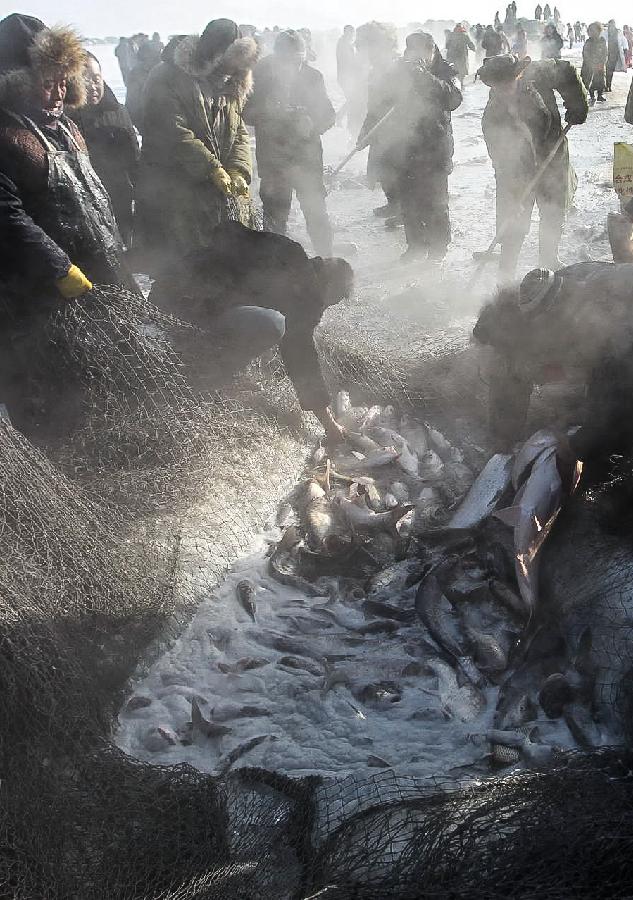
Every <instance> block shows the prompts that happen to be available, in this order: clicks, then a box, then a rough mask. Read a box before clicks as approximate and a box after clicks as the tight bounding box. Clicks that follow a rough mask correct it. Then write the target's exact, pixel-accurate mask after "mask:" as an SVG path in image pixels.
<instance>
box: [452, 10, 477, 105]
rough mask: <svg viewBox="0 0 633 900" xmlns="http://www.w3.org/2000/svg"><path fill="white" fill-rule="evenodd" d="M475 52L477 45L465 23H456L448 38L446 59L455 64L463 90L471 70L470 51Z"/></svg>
mask: <svg viewBox="0 0 633 900" xmlns="http://www.w3.org/2000/svg"><path fill="white" fill-rule="evenodd" d="M469 50H472V52H473V53H474V52H475V45H474V44H473V42H472V41H471V39H470V38H469V37H468V34H467V32H466V29H465V28H464V26H463V25H456V26H455V28H454V29H453V31H452V32H449V34H448V37H447V38H446V61H447V62H449V63H450V64H451V65H452V66H454V68H455V71H456V72H457V77H458V79H459V83H460V86H461V88H462V90H463V88H464V79H465V78H466V76H467V75H468V72H469V68H470V67H469V64H468V51H469Z"/></svg>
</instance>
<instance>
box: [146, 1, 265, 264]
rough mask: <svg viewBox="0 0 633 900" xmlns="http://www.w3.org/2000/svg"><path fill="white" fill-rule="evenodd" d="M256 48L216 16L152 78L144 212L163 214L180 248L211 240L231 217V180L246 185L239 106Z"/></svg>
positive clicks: (170, 239) (170, 241) (247, 156)
mask: <svg viewBox="0 0 633 900" xmlns="http://www.w3.org/2000/svg"><path fill="white" fill-rule="evenodd" d="M257 52H258V51H257V44H256V43H255V41H254V40H253V39H252V38H242V37H241V34H240V31H239V29H238V27H237V25H235V23H234V22H231V21H229V20H228V19H217V20H214V21H212V22H210V23H209V24H208V25H207V27H206V28H205V30H204V32H203V34H202V35H201V36H200V37H189V38H185V39H184V40H183V41H181V42H180V43H179V44H178V46H177V48H176V50H175V53H174V62H173V63H172V62H162V63H160V64H159V65H158V66H156V67H155V68H154V69H153V71H152V72H151V74H150V76H149V78H148V81H147V84H146V86H145V94H144V101H143V103H144V109H143V120H142V134H143V150H142V154H141V170H142V171H141V184H142V187H141V191H142V195H143V196H142V203H143V204H144V212H143V215H144V216H145V217H148V218H149V219H150V220H151V219H154V221H156V217H158V218H159V219H160V221H161V223H162V238H163V240H164V241H165V243H166V246H167V247H168V248H169V249H170V250H172V251H173V252H175V253H176V254H177V255H180V254H182V253H183V252H191V251H192V250H195V249H196V248H200V247H205V246H209V244H210V241H211V239H212V230H213V228H214V226H216V225H218V224H219V222H220V221H222V220H223V219H226V217H227V216H226V212H227V205H228V202H229V201H230V198H231V194H232V188H231V184H233V185H236V184H238V183H239V184H241V188H237V191H238V192H239V191H240V190H242V191H243V190H244V188H245V187H246V186H247V185H248V184H250V180H251V171H252V170H251V150H250V138H249V134H248V131H247V129H246V126H245V125H244V122H243V121H242V109H243V107H244V104H245V102H246V98H247V97H248V95H249V93H250V91H251V86H252V74H251V69H252V66H253V64H254V63H255V61H256V59H257ZM227 174H228V176H229V178H230V180H231V181H230V184H229V182H227V179H226V175H227ZM223 185H227V187H223ZM154 237H156V232H154Z"/></svg>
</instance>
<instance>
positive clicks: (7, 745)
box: [0, 290, 633, 900]
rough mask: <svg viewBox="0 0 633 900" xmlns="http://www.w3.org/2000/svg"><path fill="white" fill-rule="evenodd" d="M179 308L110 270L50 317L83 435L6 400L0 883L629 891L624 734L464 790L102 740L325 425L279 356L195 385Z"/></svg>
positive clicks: (381, 891) (162, 889)
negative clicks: (307, 413)
mask: <svg viewBox="0 0 633 900" xmlns="http://www.w3.org/2000/svg"><path fill="white" fill-rule="evenodd" d="M329 327H330V328H331V325H330V326H329ZM183 329H184V330H185V331H186V332H187V339H188V340H189V339H191V346H192V347H193V348H194V349H195V346H196V342H197V341H198V342H199V343H198V346H199V348H200V350H199V352H200V353H202V352H203V348H204V336H203V335H196V334H193V333H189V332H190V329H188V327H187V326H186V325H184V324H183V323H179V322H177V321H175V320H173V319H171V318H169V317H166V316H163V315H162V314H161V313H159V312H158V310H155V309H153V308H152V307H151V305H149V304H148V303H147V302H146V301H144V300H142V299H141V298H139V297H135V296H132V295H127V294H122V293H120V292H113V291H110V290H97V291H96V292H95V297H94V300H93V302H92V303H91V304H89V305H88V304H86V305H81V304H77V305H74V306H69V307H67V309H66V310H65V311H64V312H63V313H61V314H58V315H57V316H55V317H54V318H51V319H50V320H49V321H47V323H46V326H45V329H44V331H43V335H44V336H45V340H44V341H43V345H44V346H45V347H46V348H48V352H50V353H51V354H52V355H51V356H50V357H49V358H48V361H47V359H46V358H45V357H44V358H43V359H42V361H41V362H42V371H47V365H49V369H50V371H51V372H53V374H54V376H55V377H54V378H53V377H52V376H51V378H50V379H49V380H48V383H47V385H46V386H47V387H48V388H50V387H51V386H53V388H54V387H55V386H56V385H60V384H63V385H68V384H69V383H72V385H73V392H72V394H71V396H70V397H69V399H68V403H67V405H66V407H65V409H66V410H68V409H71V408H72V409H73V410H75V411H77V418H76V420H75V421H74V433H72V434H71V433H70V429H69V428H68V427H67V428H65V429H64V428H59V429H57V432H56V433H55V434H53V433H52V432H51V433H46V434H45V435H44V437H43V438H42V441H43V442H46V443H47V444H48V453H47V454H44V453H43V452H42V451H40V450H38V449H36V447H35V446H34V445H33V444H32V443H30V442H29V441H28V440H26V439H25V438H24V437H23V436H22V435H21V434H20V433H19V432H18V431H17V430H16V429H14V428H13V427H12V426H11V425H10V424H9V423H8V422H7V421H5V420H0V555H1V557H2V567H1V568H0V778H1V781H0V896H2V897H7V898H9V897H11V898H20V900H21V898H24V900H27V898H28V900H45V898H55V900H67V898H77V900H92V898H95V900H96V898H104V900H105V898H116V900H119V898H121V900H141V898H147V900H149V898H152V900H154V898H155V900H158V898H165V900H167V898H171V900H189V898H222V900H225V898H226V900H232V898H236V900H237V898H241V900H251V898H252V900H255V898H261V900H268V898H270V900H282V898H306V900H307V898H316V897H328V898H330V897H333V898H352V897H354V898H382V897H385V896H389V895H391V896H394V897H403V898H408V897H411V898H413V897H423V896H434V897H455V896H465V897H509V896H513V897H534V896H539V897H545V898H554V897H568V896H569V897H571V896H573V897H590V896H591V897H614V896H627V895H630V893H631V885H632V884H633V874H632V873H631V863H630V860H631V859H632V858H633V854H632V850H633V847H632V846H631V844H632V842H633V827H632V825H633V822H632V816H631V791H632V787H631V785H632V783H633V782H631V779H630V770H631V763H632V760H630V759H629V758H628V756H626V755H624V754H617V753H615V752H604V753H602V754H593V755H592V756H589V757H585V756H570V757H561V758H560V760H559V763H558V765H557V766H556V767H555V768H554V769H553V770H551V771H548V772H546V773H538V772H528V773H523V774H518V775H514V776H509V777H505V778H491V779H489V780H484V781H482V782H479V783H477V784H475V785H472V784H471V785H470V786H469V787H467V788H465V787H460V786H459V785H457V784H455V783H450V782H447V783H445V784H438V783H432V784H431V783H424V784H422V783H418V782H415V781H414V780H412V779H403V778H396V777H395V776H394V775H393V774H391V773H383V774H381V775H379V776H376V777H374V778H370V779H347V780H344V781H331V780H324V779H320V778H308V779H291V778H287V777H284V776H282V775H279V774H276V773H271V772H264V771H260V770H247V769H242V770H240V771H238V772H236V773H233V774H231V775H226V776H224V777H209V776H204V775H202V774H201V773H199V772H196V771H194V770H192V769H190V768H188V767H186V766H178V767H174V768H160V767H157V766H150V765H147V764H144V763H141V762H138V761H136V760H132V759H130V758H128V757H126V756H125V755H124V754H122V753H121V752H120V751H119V750H117V749H115V748H114V747H113V746H112V745H111V743H110V741H109V731H110V725H111V721H112V716H113V714H114V713H115V712H116V709H117V706H118V705H119V703H120V702H121V699H122V697H123V691H124V688H125V684H126V680H127V679H128V678H129V675H130V673H131V671H132V669H133V668H134V666H135V665H136V664H137V663H138V660H139V658H140V657H141V654H142V653H145V654H147V653H148V648H149V647H150V646H151V642H152V641H153V640H158V639H163V640H164V639H165V637H166V635H168V634H169V629H170V627H171V628H177V627H178V626H179V624H180V623H181V622H182V620H183V617H184V616H185V615H186V613H187V611H188V610H189V609H190V608H191V607H192V605H193V604H194V603H195V601H196V598H197V597H198V596H199V595H200V594H201V593H202V592H207V591H209V590H210V589H211V588H212V587H213V585H214V584H215V583H216V582H217V579H218V578H219V577H220V576H221V574H222V572H223V571H224V570H225V569H226V567H227V565H228V564H229V563H230V562H232V561H233V560H234V559H235V558H236V557H237V556H238V555H239V554H240V553H242V552H243V551H244V550H245V549H246V548H247V547H248V546H249V544H250V542H251V541H252V537H253V534H254V533H255V532H256V531H257V530H258V529H260V528H261V527H262V526H263V525H264V524H265V522H266V520H267V519H268V518H269V517H270V516H272V515H273V514H274V511H275V508H276V506H277V504H278V502H279V500H280V499H281V498H282V496H283V495H284V493H285V492H287V491H288V489H289V488H290V487H291V486H292V484H293V483H294V481H295V479H296V477H297V475H298V473H299V472H300V471H301V468H302V464H303V460H304V458H305V455H306V453H307V450H308V447H309V445H310V441H311V439H312V438H313V435H312V433H311V431H310V423H309V422H307V421H304V420H303V419H302V418H301V417H300V415H299V414H298V412H297V409H296V403H295V400H294V397H293V394H292V390H291V388H290V386H289V383H288V381H287V379H286V378H285V376H284V374H283V371H282V370H281V369H280V368H279V366H278V365H277V363H276V362H275V361H274V360H273V361H272V362H271V363H270V364H266V365H261V364H260V365H257V366H255V367H253V368H252V370H250V371H249V372H247V373H244V374H242V375H241V376H240V377H239V378H238V379H234V380H232V381H231V383H229V384H227V385H226V386H225V387H223V389H222V391H221V392H218V391H194V390H193V388H192V387H191V385H190V380H189V379H188V377H187V372H186V370H185V369H184V368H183V364H182V362H181V360H180V358H179V356H178V355H177V354H176V353H174V351H173V350H172V343H171V338H172V337H173V335H174V333H176V332H182V330H183ZM337 333H339V334H340V331H339V332H337ZM327 334H328V326H327V325H326V327H325V328H324V329H323V331H322V333H321V335H320V346H321V349H322V352H323V358H324V360H325V361H326V362H327V361H328V360H329V361H330V362H331V364H330V366H329V377H330V379H331V381H332V383H333V384H336V382H337V381H338V380H339V379H341V378H343V377H344V376H345V377H346V378H350V379H351V378H354V379H355V381H356V384H357V385H358V389H359V390H360V391H365V392H366V393H368V394H369V393H374V392H376V393H378V388H379V387H380V385H378V384H377V383H374V382H372V381H370V380H369V379H368V376H367V375H365V374H364V373H365V369H358V368H356V366H357V362H358V359H359V358H360V355H362V354H360V355H359V353H358V352H357V350H356V349H355V350H354V352H353V353H351V352H347V353H344V352H342V351H341V352H339V351H338V350H337V349H336V343H335V342H334V341H331V342H328V340H327ZM339 340H340V338H339ZM357 346H358V345H357V344H353V343H352V342H350V347H357ZM369 361H370V364H369V365H367V364H366V370H367V372H369V373H371V372H376V371H377V370H378V369H379V368H380V363H381V360H380V359H375V360H374V358H373V356H372V355H371V354H370V355H369ZM390 371H391V370H389V371H387V375H385V374H384V373H383V375H382V376H381V377H382V378H383V379H385V378H387V377H389V372H390ZM396 374H397V373H396ZM378 377H379V376H378V375H376V376H375V378H378ZM402 384H403V381H402V379H401V380H400V381H396V382H395V385H396V388H398V385H402ZM337 386H338V385H337ZM405 388H406V385H405ZM405 388H403V391H404V393H405V395H407V392H406V390H405ZM385 389H386V382H385V381H384V380H383V382H382V390H383V393H382V394H380V393H378V396H380V397H381V398H383V397H385V393H384V392H385ZM399 390H400V389H399V388H398V391H399ZM49 393H50V394H53V395H54V394H55V389H53V390H51V391H49ZM45 394H46V391H45V390H43V403H46V402H49V401H50V399H51V397H50V396H49V397H46V396H44V395H45ZM57 399H59V397H57ZM385 399H389V398H385ZM390 399H393V400H399V401H401V400H402V396H400V395H397V396H393V395H392V397H391V398H390ZM43 408H46V407H45V406H44V407H43ZM40 437H41V436H40ZM50 456H52V457H53V459H54V463H51V462H49V457H50Z"/></svg>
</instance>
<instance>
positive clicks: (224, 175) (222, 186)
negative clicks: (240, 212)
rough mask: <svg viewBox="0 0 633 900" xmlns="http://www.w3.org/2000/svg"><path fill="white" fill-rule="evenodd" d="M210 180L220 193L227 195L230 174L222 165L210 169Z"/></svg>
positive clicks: (229, 189) (229, 191)
mask: <svg viewBox="0 0 633 900" xmlns="http://www.w3.org/2000/svg"><path fill="white" fill-rule="evenodd" d="M211 182H212V184H214V185H215V187H216V188H217V189H218V190H219V191H220V193H221V194H225V195H226V196H228V195H229V194H230V193H231V187H232V185H231V176H230V175H229V173H228V172H227V171H226V170H225V169H223V168H222V166H218V168H216V169H211Z"/></svg>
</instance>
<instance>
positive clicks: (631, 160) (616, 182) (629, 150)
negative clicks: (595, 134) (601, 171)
mask: <svg viewBox="0 0 633 900" xmlns="http://www.w3.org/2000/svg"><path fill="white" fill-rule="evenodd" d="M613 187H614V188H615V190H616V193H617V194H618V195H619V196H620V197H633V146H631V144H624V143H618V144H614V145H613Z"/></svg>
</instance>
